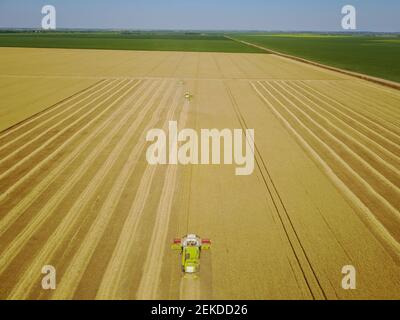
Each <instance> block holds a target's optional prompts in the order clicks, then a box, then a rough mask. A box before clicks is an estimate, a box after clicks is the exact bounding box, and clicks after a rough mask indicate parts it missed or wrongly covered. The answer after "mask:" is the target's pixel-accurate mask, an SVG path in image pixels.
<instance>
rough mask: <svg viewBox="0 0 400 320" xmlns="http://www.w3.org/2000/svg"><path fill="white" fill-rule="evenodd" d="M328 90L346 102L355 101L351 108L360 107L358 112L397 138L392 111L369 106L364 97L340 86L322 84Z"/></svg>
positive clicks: (395, 122) (377, 105)
mask: <svg viewBox="0 0 400 320" xmlns="http://www.w3.org/2000/svg"><path fill="white" fill-rule="evenodd" d="M324 84H325V85H326V86H327V87H328V88H330V89H332V90H334V91H335V92H337V93H340V94H341V96H342V97H344V98H347V99H348V100H353V99H355V100H356V102H358V103H357V104H353V106H357V105H361V106H362V108H360V110H359V112H361V113H364V115H365V116H368V117H372V119H374V120H375V121H376V122H378V121H380V122H381V124H382V125H385V126H386V127H387V129H388V130H391V131H392V132H393V134H396V135H397V136H399V131H398V127H399V121H398V120H397V119H396V118H397V116H398V115H397V114H396V113H394V112H392V111H386V112H385V110H384V109H382V106H380V105H379V104H375V105H374V104H371V103H370V102H369V101H367V100H366V99H365V97H364V96H360V97H361V98H360V97H358V96H357V95H356V94H354V93H350V92H348V91H347V90H348V89H347V88H343V87H342V86H339V85H337V84H336V83H335V84H334V83H329V82H327V83H324Z"/></svg>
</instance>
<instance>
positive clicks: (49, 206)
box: [0, 92, 129, 273]
mask: <svg viewBox="0 0 400 320" xmlns="http://www.w3.org/2000/svg"><path fill="white" fill-rule="evenodd" d="M128 93H129V92H126V93H125V94H124V95H122V96H121V97H120V98H119V99H117V100H116V101H115V104H117V103H118V102H119V101H120V100H122V99H123V97H124V96H125V95H126V94H128ZM89 164H90V163H89ZM86 170H87V167H81V168H80V170H77V171H76V172H75V174H74V175H73V176H71V177H70V179H69V180H68V181H67V182H66V183H65V184H64V185H63V186H62V187H61V188H60V189H59V190H58V191H59V193H60V194H61V195H64V196H65V195H66V194H67V193H68V192H70V191H71V190H72V188H73V187H74V186H75V182H77V181H78V179H79V178H80V177H81V176H82V175H83V174H84V173H85V172H86ZM62 198H63V197H62V196H58V197H57V196H56V195H54V196H53V197H52V198H51V199H49V200H48V201H47V202H46V204H45V206H44V207H43V208H42V209H41V210H40V211H39V212H37V213H36V215H35V216H34V217H33V218H32V219H31V220H30V221H29V224H27V225H26V226H25V228H24V229H23V230H22V231H21V232H19V233H18V234H17V236H16V237H15V238H14V239H13V242H12V243H11V244H10V245H9V246H8V247H7V248H6V249H5V250H4V251H3V252H2V255H1V258H2V259H0V273H2V272H3V271H4V270H5V268H6V267H7V266H8V265H9V264H10V263H11V261H12V259H13V258H14V257H15V256H16V255H17V254H18V253H19V251H20V250H22V248H23V247H24V245H25V244H26V243H27V242H28V241H29V239H31V237H32V234H33V233H34V232H35V231H36V230H37V229H38V228H39V227H40V226H41V225H42V224H43V223H44V222H45V221H46V219H47V218H48V217H49V216H50V215H51V213H52V212H53V211H54V210H55V209H56V207H57V206H58V205H59V203H60V201H61V200H62ZM14 213H17V212H14ZM11 218H15V216H12V217H11ZM5 222H8V224H7V225H6V224H3V221H1V223H2V224H1V226H2V232H4V229H5V228H6V227H8V226H9V223H11V222H12V221H11V220H9V219H7V220H6V221H5Z"/></svg>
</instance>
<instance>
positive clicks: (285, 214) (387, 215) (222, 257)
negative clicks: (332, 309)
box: [0, 49, 400, 300]
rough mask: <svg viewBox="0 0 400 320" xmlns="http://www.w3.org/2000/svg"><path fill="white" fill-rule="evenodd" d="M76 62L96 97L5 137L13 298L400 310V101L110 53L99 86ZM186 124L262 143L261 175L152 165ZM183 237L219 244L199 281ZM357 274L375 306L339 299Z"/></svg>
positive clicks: (271, 75)
mask: <svg viewBox="0 0 400 320" xmlns="http://www.w3.org/2000/svg"><path fill="white" fill-rule="evenodd" d="M2 50H3V49H2ZM2 50H0V55H1V51H2ZM4 50H6V51H10V49H4ZM19 50H22V49H19ZM24 50H27V52H33V51H35V50H33V49H24ZM10 52H12V51H10ZM35 52H36V53H37V55H36V58H35V59H42V58H43V53H44V52H48V49H46V50H42V49H37V51H35ZM66 53H68V52H67V51H66V50H57V51H55V54H54V56H53V57H52V59H56V60H54V61H61V60H62V59H70V60H68V63H67V65H68V66H69V68H66V69H65V77H67V78H68V77H76V80H77V81H78V82H79V81H80V79H81V78H80V77H82V79H83V78H85V77H86V76H87V77H88V78H90V77H94V78H96V79H98V81H96V82H94V81H87V82H82V84H81V85H80V87H79V90H77V91H76V94H72V95H71V94H69V95H65V96H66V97H65V98H63V99H60V101H59V103H52V104H51V107H50V106H49V107H48V108H46V109H42V110H43V111H42V112H40V113H38V114H37V115H36V116H31V117H29V118H27V119H26V120H23V119H22V120H21V121H20V122H19V123H18V124H17V125H15V126H12V127H10V129H8V130H5V131H3V132H0V208H1V210H0V283H1V284H2V285H1V286H0V298H1V299H26V298H29V299H88V298H89V299H92V298H93V299H94V298H97V299H160V298H174V299H176V298H177V299H187V298H194V299H203V298H207V299H213V298H216V299H219V298H239V299H240V298H261V299H265V298H269V297H273V298H285V299H287V298H302V299H318V300H319V299H340V298H344V297H345V298H360V297H361V298H364V297H370V296H372V297H388V296H393V297H398V292H400V291H398V288H400V276H399V274H400V273H399V270H400V269H399V266H398V263H399V261H400V233H399V230H400V211H399V209H400V200H399V199H400V130H399V128H398V126H397V124H398V120H399V119H400V113H399V111H398V109H397V104H398V102H399V101H400V98H399V96H398V95H397V94H396V92H395V91H393V90H391V89H387V88H383V89H382V88H381V87H379V86H377V85H373V84H370V83H366V82H365V81H362V80H359V79H357V80H352V79H351V78H349V77H347V76H342V75H338V74H336V73H334V72H331V71H326V70H322V71H320V70H319V68H317V67H314V66H313V67H310V66H308V65H303V64H302V63H300V62H291V61H289V60H287V59H281V58H279V57H274V55H270V54H266V55H264V54H263V55H248V54H225V53H223V54H216V53H184V52H177V53H170V52H163V53H155V52H153V53H143V52H135V53H130V52H115V53H112V52H103V51H99V52H98V53H97V54H98V56H99V60H98V61H101V66H100V67H99V70H98V71H97V72H98V73H97V75H98V77H97V76H96V73H95V72H96V70H95V69H94V64H93V63H92V60H93V57H95V54H94V52H93V51H91V52H90V53H88V52H86V51H84V50H79V51H78V50H77V52H75V51H71V53H70V54H68V55H66ZM78 53H79V54H81V55H82V61H83V62H84V63H82V62H81V63H82V70H83V71H82V73H81V74H79V73H78V72H77V71H76V70H78V69H79V68H78V67H77V66H76V64H77V62H76V61H75V60H74V59H76V57H78V56H79V55H78ZM113 54H115V57H116V61H118V62H113V59H111V58H112V56H113ZM147 55H148V56H147ZM145 57H148V59H145ZM8 59H14V58H13V55H9V57H8ZM114 60H115V59H114ZM27 63H28V64H29V63H30V62H27ZM55 65H57V64H55ZM113 66H114V67H113ZM3 68H4V67H3ZM25 70H27V72H26V73H27V76H29V75H28V74H29V73H30V71H29V70H28V69H27V68H26V67H24V68H23V71H25ZM32 70H33V71H32V72H31V73H32V74H31V76H35V70H34V69H33V68H32ZM21 71H22V69H21ZM56 72H58V73H60V74H61V73H64V71H62V68H58V67H57V68H56V69H53V70H49V71H48V75H49V77H52V76H54V75H55V73H56ZM68 73H70V74H68ZM15 76H17V75H15ZM21 76H23V75H21ZM42 76H43V77H46V75H42ZM57 76H58V75H57ZM0 77H1V76H0ZM37 77H41V75H39V74H38V75H37ZM60 77H62V75H60ZM5 78H7V77H5ZM9 79H10V81H13V80H11V79H12V77H10V78H9ZM5 81H7V80H5ZM29 81H30V80H29ZM46 81H48V80H46ZM81 81H83V80H81ZM85 81H86V80H85ZM43 83H44V82H42V83H41V86H43ZM1 84H3V82H1ZM84 85H85V87H84ZM4 88H5V87H0V90H5V89H4ZM38 88H39V86H38ZM187 92H189V93H190V94H192V95H193V97H192V99H190V100H189V99H185V93H187ZM3 94H4V96H6V92H4V93H3ZM9 99H11V96H10V97H9ZM10 101H11V100H10ZM175 119H176V120H177V121H178V127H179V128H180V129H183V128H186V127H188V128H193V129H194V130H196V131H198V130H200V129H202V128H219V129H221V128H232V129H233V128H241V129H243V130H245V129H249V128H254V129H255V141H254V142H255V150H254V152H255V170H254V173H253V174H252V175H250V176H248V177H238V176H235V175H234V168H233V166H230V165H226V166H224V165H221V166H217V165H215V166H196V165H191V166H183V165H182V166H181V165H178V166H174V165H165V166H153V165H150V164H148V162H147V161H146V146H147V145H148V142H146V134H147V132H148V130H150V129H153V128H161V129H164V130H165V131H168V130H167V129H168V121H170V120H175ZM185 232H186V233H188V232H190V233H191V232H196V233H199V234H200V235H201V236H204V237H207V238H211V240H212V241H213V248H212V250H211V252H207V253H205V254H204V257H202V271H201V273H200V275H199V278H198V279H197V280H194V279H187V278H183V277H182V275H181V273H180V265H179V261H180V258H179V256H178V255H175V254H173V253H171V252H170V251H169V248H170V243H169V238H170V237H171V238H172V237H179V236H181V235H183V234H182V233H185ZM230 237H232V238H233V239H234V241H231V240H229V239H230ZM227 239H228V240H227ZM249 260H250V261H252V263H251V264H250V263H248V261H249ZM382 263H384V265H385V269H384V270H380V266H381V264H382ZM48 264H50V265H54V266H55V267H56V268H57V290H55V291H44V290H42V289H41V278H42V277H43V275H42V274H41V268H42V266H43V265H48ZM346 264H354V265H355V266H356V267H357V270H359V271H358V272H359V277H358V279H359V280H358V281H359V282H360V287H362V288H363V290H357V291H354V292H350V291H343V290H342V289H341V288H340V279H339V278H340V276H341V273H340V270H341V267H342V266H343V265H346ZM379 270H380V271H379Z"/></svg>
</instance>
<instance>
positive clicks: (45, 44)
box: [0, 32, 263, 53]
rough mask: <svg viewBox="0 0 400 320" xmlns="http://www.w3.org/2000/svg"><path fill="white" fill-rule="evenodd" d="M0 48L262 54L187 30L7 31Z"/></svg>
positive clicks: (1, 35) (222, 38)
mask: <svg viewBox="0 0 400 320" xmlns="http://www.w3.org/2000/svg"><path fill="white" fill-rule="evenodd" d="M0 47H30V48H74V49H113V50H157V51H195V52H244V53H263V51H262V50H259V49H257V48H253V47H250V46H247V45H244V44H240V43H237V42H235V41H232V40H229V39H227V38H225V37H223V36H222V35H218V34H212V33H211V34H203V33H187V32H186V33H185V32H180V33H178V32H170V33H169V32H160V33H153V32H137V33H134V32H129V33H128V32H87V33H84V32H45V33H42V32H40V33H34V32H30V33H24V32H10V33H6V32H4V33H0Z"/></svg>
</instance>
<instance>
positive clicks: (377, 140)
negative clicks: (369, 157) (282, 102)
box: [285, 81, 400, 160]
mask: <svg viewBox="0 0 400 320" xmlns="http://www.w3.org/2000/svg"><path fill="white" fill-rule="evenodd" d="M285 83H286V82H285ZM286 84H287V85H288V86H289V87H292V89H293V90H296V91H297V92H298V93H299V94H301V95H302V96H303V97H304V98H305V99H307V100H308V101H310V102H311V101H312V100H311V99H310V98H308V97H306V96H305V94H309V95H310V96H312V97H313V98H314V99H316V100H317V101H319V102H321V103H323V104H324V105H325V106H327V107H328V108H329V109H330V110H333V111H334V112H337V113H338V114H340V115H341V116H342V117H344V118H345V119H346V120H347V121H349V123H350V124H352V125H350V124H348V123H347V122H346V121H344V120H341V121H342V122H343V123H346V125H347V126H348V127H349V128H352V131H354V132H355V131H357V132H358V134H359V135H362V136H364V137H365V138H364V139H367V140H368V141H369V142H370V143H372V144H374V145H375V147H376V148H379V150H380V151H381V152H382V153H385V154H387V156H388V157H390V158H395V160H397V159H399V160H400V157H399V156H398V155H397V154H396V153H395V152H393V151H392V150H390V149H389V148H388V147H387V146H386V143H384V142H383V141H382V137H381V136H380V135H378V134H377V133H376V132H375V131H373V130H372V129H370V128H369V127H368V126H366V125H365V124H363V123H362V122H360V121H359V120H357V119H354V118H352V117H350V116H349V115H347V114H346V113H344V112H342V111H341V110H339V109H337V108H335V107H334V106H333V105H331V104H330V103H329V102H327V101H324V100H322V99H320V98H319V97H317V96H316V95H315V94H314V93H311V92H310V91H306V89H304V88H303V87H301V86H299V85H298V84H297V83H294V82H293V81H291V82H290V83H286ZM312 103H313V104H316V103H315V102H314V101H312ZM324 110H326V112H329V113H330V114H332V115H333V116H334V117H335V118H337V119H340V118H339V117H338V116H336V115H335V114H334V112H332V111H328V110H327V109H324ZM361 128H362V129H364V130H365V131H367V132H368V133H369V134H370V135H372V136H374V139H373V138H371V137H370V135H368V134H366V133H364V131H363V130H362V129H361Z"/></svg>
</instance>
